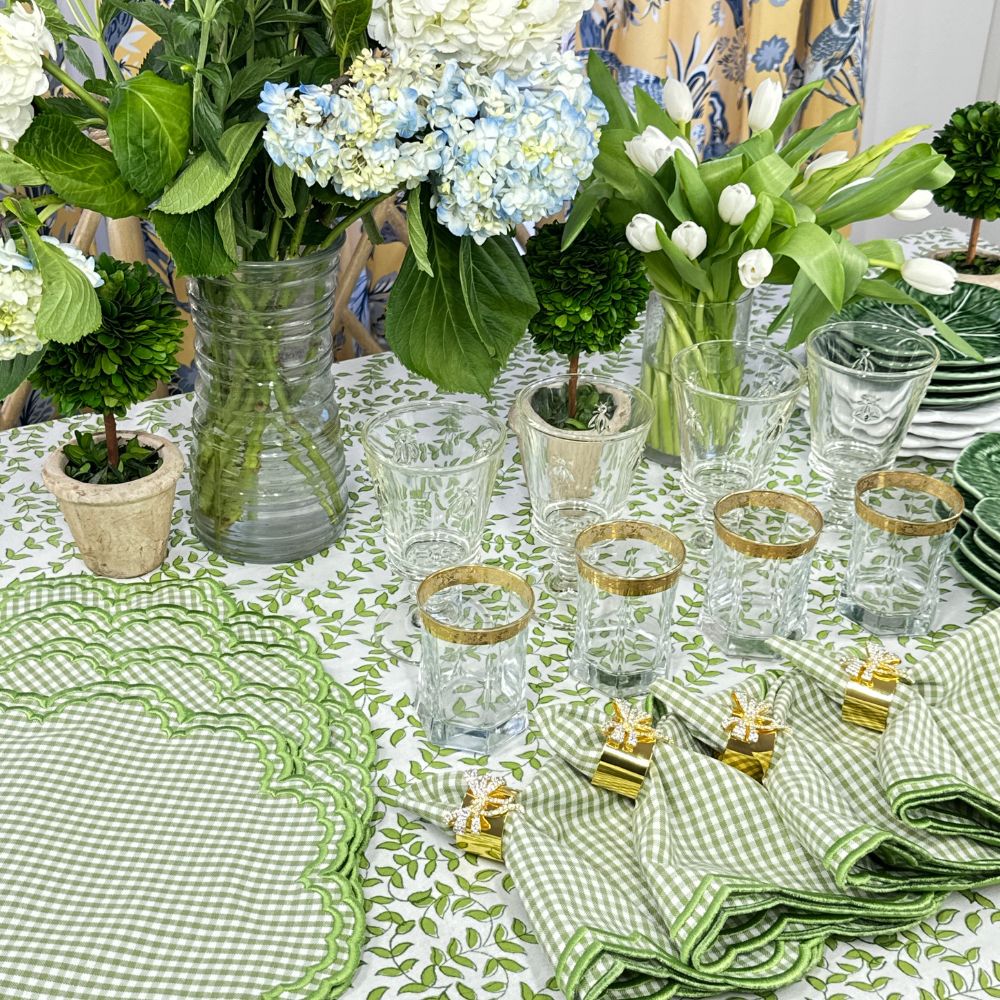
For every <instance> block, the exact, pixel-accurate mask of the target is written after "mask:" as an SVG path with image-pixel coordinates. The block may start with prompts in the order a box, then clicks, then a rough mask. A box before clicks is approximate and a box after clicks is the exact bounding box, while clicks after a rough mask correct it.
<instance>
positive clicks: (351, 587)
mask: <svg viewBox="0 0 1000 1000" xmlns="http://www.w3.org/2000/svg"><path fill="white" fill-rule="evenodd" d="M933 240H934V237H933V236H929V237H928V240H927V242H928V244H930V243H932V242H933ZM777 302H778V297H777V295H776V294H775V293H773V292H772V293H768V294H766V295H764V296H760V297H759V300H758V313H759V315H760V316H761V317H763V316H764V315H765V313H766V312H767V311H769V310H770V309H773V308H774V307H775V306H776V304H777ZM638 362H639V348H638V343H637V342H633V343H632V344H630V345H628V346H627V347H626V348H625V349H624V350H623V351H622V353H621V354H620V355H618V356H615V357H610V358H606V359H599V360H598V361H597V363H596V364H595V365H594V367H596V368H598V369H599V370H600V371H602V372H604V373H606V374H617V375H619V376H621V377H624V378H628V379H637V377H638ZM550 370H551V363H550V361H549V360H547V359H542V358H540V357H538V356H537V355H536V354H534V353H533V352H532V350H531V348H530V346H529V345H528V344H527V343H526V344H524V345H522V347H521V348H519V349H518V351H517V353H516V355H515V357H514V358H513V359H512V363H511V365H510V367H509V370H508V373H507V374H506V375H505V376H504V377H503V378H502V379H501V380H500V382H499V384H498V386H497V390H496V395H495V398H494V399H493V400H492V401H490V402H489V403H488V404H486V405H487V406H488V407H489V408H490V409H491V410H492V412H494V413H496V414H497V415H498V416H501V417H503V416H506V413H507V410H508V409H509V407H510V403H511V400H512V398H513V394H514V392H515V390H516V389H517V388H518V387H519V386H520V385H522V384H523V383H524V382H525V381H527V380H528V379H530V378H532V377H535V376H537V375H539V374H542V373H547V372H549V371H550ZM337 376H338V397H339V401H340V403H341V406H342V408H343V410H342V413H343V423H344V429H345V435H346V440H347V460H348V468H349V470H350V478H351V481H350V491H351V501H352V509H351V515H350V517H349V519H348V524H347V530H346V532H345V535H344V537H343V538H342V539H341V540H340V542H339V543H338V544H337V545H336V546H334V547H333V548H332V549H331V550H330V551H329V552H327V553H325V554H322V555H318V556H315V557H313V558H311V559H308V560H305V561H304V562H302V563H298V564H295V565H284V566H274V567H261V566H241V565H235V564H230V563H227V562H226V561H225V560H224V559H222V558H220V557H218V556H216V555H214V554H211V553H209V552H207V551H206V550H205V549H204V548H202V547H201V546H200V545H199V544H198V543H197V542H195V540H194V538H193V535H192V533H191V530H190V525H189V522H188V504H189V495H188V485H187V481H186V480H184V481H182V482H181V488H180V492H179V497H178V503H177V509H176V512H175V526H174V532H173V536H172V539H171V551H170V554H169V557H168V559H167V562H166V564H165V565H164V567H163V569H162V570H161V571H160V573H158V574H157V575H156V577H155V578H157V579H163V578H167V579H169V578H189V577H211V578H213V579H216V580H218V581H220V582H222V583H224V584H226V585H227V586H228V587H229V588H230V589H231V591H232V593H233V595H234V596H235V597H236V598H237V599H239V600H241V601H244V602H248V603H249V604H250V605H252V606H257V607H259V608H260V609H262V610H266V611H276V612H280V613H281V614H283V615H286V616H289V617H291V618H293V619H295V620H296V621H298V622H299V623H300V624H301V625H302V626H303V627H304V628H305V629H306V630H307V631H308V632H310V633H311V634H312V635H313V637H314V638H315V639H316V640H317V642H318V643H319V644H320V647H321V653H322V655H323V656H324V658H325V663H326V665H327V669H328V670H329V671H330V672H331V673H332V674H333V676H334V677H335V679H336V680H338V681H339V682H340V683H342V684H343V685H344V686H345V687H347V688H348V689H349V690H350V691H351V692H352V694H353V695H354V698H355V700H356V702H357V704H358V706H359V707H360V708H362V709H364V710H366V711H367V712H368V713H369V714H370V716H371V720H372V725H373V726H374V728H375V735H376V738H377V742H378V747H379V750H378V757H377V759H376V762H375V765H374V772H375V780H376V785H377V788H381V789H382V790H388V789H391V788H395V787H398V786H400V785H403V784H405V783H407V782H409V781H411V780H413V779H414V778H416V777H420V776H424V775H427V774H429V773H431V772H433V771H435V770H444V769H464V768H465V767H466V766H470V765H474V764H481V763H483V762H482V761H479V760H476V759H475V758H470V757H468V756H466V755H464V754H462V753H460V752H458V751H448V750H441V749H439V748H437V747H435V746H433V745H431V744H429V743H428V742H427V741H426V740H425V739H424V738H423V735H422V733H421V731H420V729H419V725H418V721H417V718H416V715H415V713H414V708H413V694H414V690H415V680H416V678H415V673H414V668H412V667H408V666H403V665H400V664H397V663H395V662H393V661H392V660H389V659H387V658H386V657H385V656H384V655H383V654H382V653H381V651H380V649H379V647H378V645H377V644H376V643H375V642H374V640H373V638H372V630H373V626H374V622H375V619H376V617H377V616H378V614H379V611H380V609H381V607H382V605H384V604H385V603H386V602H390V601H392V600H393V599H394V595H395V593H396V591H397V588H398V581H397V580H396V579H395V578H394V577H393V575H392V573H391V572H390V571H389V569H388V567H387V565H386V560H385V555H384V552H383V549H382V545H381V540H380V537H379V530H380V529H379V520H378V516H377V508H376V504H375V496H374V491H373V489H372V485H371V483H370V481H369V480H368V477H367V475H366V473H365V471H364V468H363V462H362V457H361V448H360V441H359V431H360V427H361V425H362V424H363V422H364V421H365V419H367V417H368V416H369V415H370V414H372V413H373V412H375V411H377V410H378V409H379V408H381V407H386V406H389V405H392V404H394V403H397V402H399V401H401V400H404V399H407V398H418V397H419V398H427V397H429V396H432V395H433V393H434V390H433V388H432V387H431V386H429V385H428V384H427V383H426V382H423V381H421V380H419V379H416V378H413V377H412V376H410V375H408V374H407V373H406V372H405V371H404V370H403V369H402V368H401V366H400V365H399V364H398V363H397V362H396V361H395V360H394V359H393V358H392V357H390V356H380V357H375V358H367V359H360V360H359V361H356V362H349V363H346V364H343V365H340V366H338V368H337ZM190 416H191V402H190V399H188V398H177V399H172V400H164V401H157V402H153V403H148V404H145V405H144V406H142V407H139V408H137V410H136V412H135V413H134V415H133V417H132V419H131V420H129V421H127V422H126V423H127V426H142V427H144V428H146V429H149V430H153V431H156V432H159V433H165V434H167V435H168V436H169V437H172V438H173V439H174V440H176V441H178V442H180V443H181V445H182V446H187V444H188V443H189V441H190V437H189V430H188V428H189V424H190ZM72 426H88V427H93V428H95V429H96V426H97V422H96V421H95V420H94V419H93V418H85V419H82V420H77V421H71V422H69V423H57V424H54V425H38V426H34V427H28V428H24V429H21V430H16V431H13V432H11V433H9V434H5V435H2V436H0V584H7V583H10V582H13V581H15V580H18V579H25V578H30V577H37V576H49V575H53V574H68V573H81V572H84V567H83V565H82V563H81V562H80V561H79V560H78V559H76V557H75V556H74V551H73V546H72V543H71V541H70V539H69V537H68V534H67V533H66V530H65V526H64V523H63V520H62V517H61V516H60V514H59V511H58V508H57V506H56V503H55V501H54V500H53V499H52V498H51V497H50V496H49V495H48V493H47V492H46V491H45V489H44V487H43V486H42V483H41V477H40V472H39V469H40V464H41V459H42V456H43V455H44V454H45V453H46V452H47V451H49V450H50V449H51V448H53V447H54V446H55V445H56V444H57V443H59V442H60V441H61V440H63V439H65V438H66V436H67V435H68V434H69V432H70V427H72ZM807 440H808V439H807V432H806V427H805V422H804V420H803V417H802V415H801V414H798V415H796V417H795V418H794V419H793V422H792V424H791V427H790V429H789V431H788V433H787V434H786V437H785V439H784V442H783V446H782V448H781V451H780V455H779V458H778V461H777V462H776V463H775V467H774V470H773V474H772V478H771V480H770V482H769V485H771V486H773V487H776V488H781V489H789V490H791V491H793V492H799V493H804V494H805V495H807V496H816V495H817V492H818V489H817V484H816V483H815V482H814V481H813V480H812V479H811V477H810V474H809V472H808V470H807V468H806V464H805V452H806V448H807ZM514 456H515V443H514V440H513V438H511V440H510V441H509V443H508V448H507V453H506V461H505V463H504V466H503V468H502V469H501V473H500V481H499V484H498V487H497V492H496V494H495V496H494V498H493V505H492V513H491V516H490V519H489V524H488V529H487V537H486V540H485V545H484V558H485V559H487V560H489V561H491V562H494V563H497V564H499V565H503V566H505V567H507V568H509V569H512V570H514V571H516V572H519V573H523V574H525V575H526V576H528V577H529V578H531V579H532V580H533V581H535V582H536V583H538V584H539V602H538V616H537V619H536V621H535V623H534V625H533V626H532V629H531V636H530V645H529V670H530V680H531V699H532V707H534V706H537V705H541V704H551V703H554V702H556V701H563V702H580V703H593V704H603V703H604V701H605V700H606V699H605V697H604V696H603V695H600V694H598V693H596V692H594V691H593V690H591V689H589V688H587V687H586V686H585V685H583V684H580V683H579V682H577V681H576V680H575V679H574V678H573V677H571V676H570V675H569V673H568V652H569V648H570V645H571V644H572V640H573V614H572V608H571V607H570V606H568V605H567V604H565V603H561V602H559V601H556V600H554V599H553V598H552V597H551V596H549V595H548V594H546V593H544V592H542V591H541V588H540V581H541V580H542V578H543V575H544V572H545V570H546V568H547V554H546V551H545V549H544V547H543V546H541V545H540V544H537V543H536V542H535V540H534V539H533V538H532V537H531V534H530V527H529V520H530V519H529V510H528V502H527V495H526V493H525V489H524V483H523V476H522V472H521V468H520V465H519V464H518V463H517V461H516V460H515V457H514ZM907 464H908V465H910V466H911V467H917V468H930V469H933V470H935V471H937V472H938V473H941V472H944V471H945V467H943V466H933V465H930V464H928V463H923V462H921V461H920V460H918V459H909V460H907ZM630 512H631V514H632V515H633V516H635V517H637V518H642V519H656V520H659V521H661V522H663V521H665V522H666V523H667V524H668V526H669V525H671V524H676V523H677V522H678V521H679V519H680V518H683V517H690V516H691V515H692V514H693V506H692V505H690V504H689V503H687V502H686V501H685V498H684V495H683V492H682V490H681V488H680V485H679V482H678V478H677V475H676V473H675V472H673V471H671V470H665V469H663V468H661V467H659V466H656V465H646V464H644V465H643V466H642V467H641V468H640V469H639V473H638V476H637V481H636V486H635V490H634V495H633V499H632V503H631V511H630ZM843 557H844V546H843V540H842V539H841V538H839V537H838V536H836V535H831V536H825V537H824V538H823V540H822V542H821V544H820V546H819V548H818V549H817V551H816V553H815V557H814V561H813V575H812V580H811V583H810V606H809V610H810V618H809V622H810V633H809V634H810V636H811V637H813V638H820V639H823V640H825V641H826V642H830V643H834V644H836V643H838V641H840V640H843V641H844V642H847V641H848V640H850V641H854V640H856V639H857V638H858V637H859V636H860V635H861V633H860V630H859V629H858V628H857V627H855V626H854V625H852V624H851V623H849V622H847V621H845V620H844V619H843V618H841V617H840V616H839V615H838V614H837V612H836V610H835V606H834V605H835V598H836V594H837V590H838V587H839V582H840V578H841V575H842V573H843V568H844V561H843ZM702 598H703V581H702V580H699V579H697V578H695V579H692V578H690V577H686V578H685V579H684V580H683V581H682V583H681V585H680V590H679V594H678V600H677V623H676V627H675V630H674V646H673V655H674V664H675V667H676V669H677V670H678V671H679V673H680V674H681V675H682V676H683V677H685V678H686V679H688V680H689V681H690V682H691V683H694V684H703V685H705V686H723V685H732V684H734V683H736V682H738V681H739V680H740V679H741V678H742V677H745V676H746V675H748V674H751V673H753V672H754V671H755V670H756V669H757V667H758V665H757V664H756V663H754V662H752V661H744V662H739V661H731V660H728V659H727V658H726V657H724V656H723V655H721V654H720V653H719V652H718V651H717V650H715V649H714V648H713V647H712V646H711V644H710V643H708V642H707V641H706V640H705V639H704V638H703V637H702V636H701V633H700V629H699V627H698V615H699V612H700V609H701V603H702ZM992 607H993V604H992V603H991V602H990V601H989V600H988V599H987V598H985V597H983V596H982V595H980V594H977V593H974V592H973V591H972V590H971V589H970V588H969V587H968V586H967V585H965V584H964V583H963V582H962V581H960V580H959V579H958V577H957V576H956V575H955V574H954V571H953V570H952V569H951V568H950V567H946V569H945V576H944V581H943V593H942V600H941V607H940V609H939V613H938V619H937V631H936V632H934V633H933V634H931V635H929V636H923V637H919V638H911V639H907V640H905V641H904V642H903V643H901V644H897V643H895V642H889V643H888V644H889V645H890V646H891V647H892V648H894V649H897V650H898V651H899V652H900V653H901V655H902V656H903V659H904V663H905V662H913V661H915V660H918V659H919V658H920V657H921V656H922V655H925V654H926V652H927V651H929V650H930V649H932V648H933V647H934V646H935V645H936V644H937V643H939V642H941V641H942V640H943V639H944V638H946V637H947V636H948V635H950V634H952V633H953V632H954V631H955V630H957V629H959V628H961V627H963V626H964V625H966V624H968V623H969V622H971V621H972V620H974V619H975V618H976V617H978V616H979V615H980V614H982V613H984V612H985V611H987V610H989V609H990V608H992ZM543 752H544V751H543V750H542V749H541V747H540V743H539V741H538V740H537V739H536V735H535V733H534V732H531V733H529V735H528V738H527V740H526V741H525V742H524V743H522V744H519V745H516V746H513V747H511V748H510V750H509V751H508V752H507V753H505V754H501V755H500V756H499V757H498V758H497V759H494V760H492V761H490V762H489V763H490V766H491V767H493V768H495V769H496V768H505V769H507V770H509V771H511V772H513V774H514V777H515V779H517V778H520V777H524V778H529V777H530V776H531V775H532V774H533V772H534V771H535V770H537V769H538V768H539V767H540V765H541V763H542V759H543V757H542V755H543ZM375 815H376V821H375V822H376V826H375V829H374V833H373V836H372V839H371V843H370V846H369V848H368V852H367V865H368V866H367V871H366V873H365V879H364V887H365V894H366V901H367V905H368V922H369V927H370V936H369V939H368V943H367V945H366V948H365V952H364V956H363V959H362V967H361V969H360V970H359V971H358V973H357V975H356V977H355V980H354V983H353V986H352V987H351V988H350V989H349V990H348V992H347V993H346V994H345V996H347V997H348V998H350V1000H381V998H396V997H406V996H417V997H420V996H424V997H433V998H438V997H445V998H448V1000H452V998H459V997H461V998H473V1000H481V998H489V997H492V996H496V997H509V998H511V1000H532V998H535V997H543V998H544V997H555V996H556V995H557V991H556V989H555V986H554V985H553V984H552V982H551V977H552V968H551V965H550V963H549V961H548V959H547V958H546V956H545V954H544V952H543V951H542V948H541V946H540V944H539V943H538V941H537V940H536V938H535V936H534V934H533V933H532V930H531V927H530V926H529V924H528V920H527V915H526V913H525V910H524V908H523V906H522V903H521V900H520V898H519V896H518V894H517V892H516V890H513V887H512V881H511V879H510V876H509V874H508V873H507V872H505V871H504V870H503V869H502V868H501V867H500V866H498V865H495V864H493V863H492V862H488V861H484V860H477V859H475V858H472V857H467V856H466V855H465V854H464V853H462V852H460V851H457V850H456V849H455V848H454V846H453V845H452V844H451V843H450V840H449V837H448V836H447V835H446V834H444V833H443V832H441V831H439V830H438V829H436V828H435V827H433V826H432V825H431V824H425V823H422V822H419V821H416V820H414V819H412V818H410V817H408V816H405V815H403V814H402V813H400V812H398V811H395V810H393V809H386V808H385V807H384V805H382V804H381V803H378V804H377V805H376V814H375ZM998 942H1000V888H997V889H988V890H983V891H979V892H975V893H968V894H955V895H952V896H949V897H947V898H946V900H945V902H944V904H943V908H942V909H941V910H940V911H939V912H938V913H937V914H936V915H935V916H933V917H932V918H929V919H927V920H925V921H923V922H922V923H920V924H919V925H918V926H916V927H914V928H913V929H911V930H907V931H903V932H898V933H892V934H889V935H886V936H885V937H880V938H877V939H876V940H874V941H864V942H860V943H859V942H858V941H850V942H844V943H842V944H839V945H835V946H834V947H833V948H831V949H830V950H829V951H828V952H827V953H826V955H825V956H824V957H823V959H822V960H821V964H820V965H819V966H818V967H816V968H815V969H813V970H812V971H811V972H810V973H809V975H808V978H807V979H805V980H803V981H802V982H801V983H799V984H798V985H796V986H792V987H789V988H786V989H784V990H782V991H781V993H780V997H781V1000H804V998H810V1000H812V998H822V1000H844V998H860V997H862V996H864V997H868V996H875V997H880V998H881V1000H890V998H892V1000H911V998H913V1000H934V998H937V1000H947V998H950V997H954V998H956V1000H957V998H962V1000H979V998H985V997H993V996H996V997H1000V943H998ZM0 992H2V991H0ZM751 995H754V994H744V993H733V994H730V996H731V997H743V996H751Z"/></svg>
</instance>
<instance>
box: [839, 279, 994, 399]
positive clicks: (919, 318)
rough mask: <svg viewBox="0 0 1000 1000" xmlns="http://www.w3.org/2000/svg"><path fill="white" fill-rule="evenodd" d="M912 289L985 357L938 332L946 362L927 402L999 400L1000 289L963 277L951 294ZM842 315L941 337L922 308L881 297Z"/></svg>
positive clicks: (940, 346) (850, 309)
mask: <svg viewBox="0 0 1000 1000" xmlns="http://www.w3.org/2000/svg"><path fill="white" fill-rule="evenodd" d="M908 292H909V293H910V294H911V295H912V296H913V297H914V298H915V299H917V300H918V301H920V302H921V303H922V304H923V305H925V306H927V308H928V309H931V310H933V312H934V313H935V314H936V315H937V316H939V317H940V318H941V319H942V320H944V321H945V322H946V323H947V324H948V325H949V326H950V327H951V328H952V329H953V330H954V331H955V332H956V333H958V334H960V335H961V336H962V337H963V338H964V339H965V340H966V342H967V343H968V344H969V345H970V346H971V347H973V348H975V349H976V350H977V351H979V353H980V354H982V356H983V360H982V361H976V360H974V359H973V358H969V357H966V356H965V355H963V354H960V353H959V352H958V351H957V350H955V348H953V347H951V346H950V345H949V344H947V343H945V342H944V341H943V340H942V339H941V338H940V337H937V345H938V347H939V349H940V351H941V362H940V364H939V365H938V367H937V370H936V371H935V372H934V375H933V376H932V377H931V382H930V385H929V386H928V388H927V395H926V396H925V397H924V402H923V406H924V407H925V408H931V409H954V408H967V407H973V406H979V405H981V404H983V403H988V402H990V401H992V400H995V399H1000V292H998V291H997V290H996V289H993V288H990V287H988V286H986V285H977V284H971V283H969V282H959V284H958V285H957V286H956V288H955V291H954V292H952V293H951V294H950V295H928V294H926V293H924V292H918V291H916V290H914V289H908ZM839 318H841V319H855V320H867V321H870V322H873V323H888V324H890V325H892V326H897V327H901V328H902V329H905V330H909V331H912V332H915V333H922V334H927V335H930V336H937V335H936V334H935V332H934V328H933V326H932V325H931V324H930V322H929V321H928V319H927V317H926V316H925V315H924V314H923V313H921V312H920V311H919V310H917V309H914V308H913V307H912V306H907V305H897V304H894V303H891V302H882V301H880V300H878V299H862V300H860V301H859V302H855V303H853V304H852V305H850V306H848V307H847V308H846V309H845V310H844V311H843V312H842V313H841V314H840V317H839Z"/></svg>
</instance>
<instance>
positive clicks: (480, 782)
mask: <svg viewBox="0 0 1000 1000" xmlns="http://www.w3.org/2000/svg"><path fill="white" fill-rule="evenodd" d="M465 780H466V782H467V783H468V786H469V790H468V792H467V793H466V798H468V799H469V802H468V803H463V804H462V805H461V806H459V808H458V809H453V810H452V811H451V812H450V813H448V814H447V815H446V816H445V821H446V822H447V824H448V826H449V827H451V828H452V829H453V830H454V831H455V832H456V833H488V832H489V830H490V819H492V818H493V817H495V816H506V815H507V814H508V813H511V812H518V811H520V808H521V807H520V806H519V805H518V804H517V803H516V802H515V801H514V799H515V798H516V796H517V792H516V791H515V790H514V789H513V788H508V787H507V779H506V778H504V777H503V776H502V775H499V774H479V773H478V772H476V771H468V772H467V773H466V775H465Z"/></svg>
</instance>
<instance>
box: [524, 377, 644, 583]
mask: <svg viewBox="0 0 1000 1000" xmlns="http://www.w3.org/2000/svg"><path fill="white" fill-rule="evenodd" d="M566 382H567V379H566V377H565V376H554V377H552V378H546V379H541V380H540V381H538V382H533V383H532V384H531V385H528V386H526V387H525V388H524V389H522V390H521V391H520V392H519V393H518V395H517V398H516V399H515V401H514V407H513V409H512V410H511V425H512V426H513V428H514V432H515V433H516V434H517V437H518V441H519V443H520V450H521V462H522V463H523V465H524V474H525V479H526V480H527V484H528V494H529V496H530V498H531V530H532V532H533V533H534V534H535V535H536V537H537V538H538V539H540V540H541V541H543V542H545V543H547V544H548V545H550V546H552V548H553V563H554V568H553V571H552V572H551V573H550V574H549V576H548V577H547V578H546V584H547V586H548V587H549V589H550V590H552V591H555V592H557V593H558V592H563V591H570V590H572V589H573V588H574V587H575V586H576V564H575V558H574V550H573V546H574V544H575V542H576V537H577V535H579V534H580V532H581V531H582V530H583V529H584V528H586V527H587V526H588V525H591V524H595V523H596V522H598V521H606V520H608V519H609V518H613V517H615V516H616V515H617V514H619V513H621V511H622V510H623V509H624V507H625V502H626V500H627V499H628V494H629V490H630V489H631V487H632V480H633V479H634V478H635V470H636V467H637V466H638V464H639V462H640V460H641V459H642V450H643V446H644V445H645V442H646V434H647V433H648V431H649V424H650V421H651V420H652V417H653V404H652V401H651V400H650V398H649V396H647V395H646V393H644V392H643V391H642V390H641V389H637V388H636V387H635V386H631V385H625V384H624V383H622V382H617V381H615V380H614V379H610V378H602V377H599V376H596V375H595V376H591V375H581V376H580V377H579V386H580V387H581V388H582V387H583V386H594V387H595V388H596V389H597V390H598V391H599V392H600V393H602V394H604V395H606V396H608V397H609V398H610V399H611V400H612V402H611V404H610V405H609V406H608V407H607V408H606V409H605V410H603V411H601V412H595V414H594V421H593V424H592V426H591V427H589V428H588V429H587V430H564V429H562V428H559V427H555V426H553V425H552V424H550V423H548V421H546V420H545V419H543V418H542V416H541V415H540V414H539V413H538V411H537V410H536V409H535V406H534V398H535V396H536V394H538V393H540V392H541V391H542V390H555V391H559V390H562V389H563V388H564V386H565V385H566Z"/></svg>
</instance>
